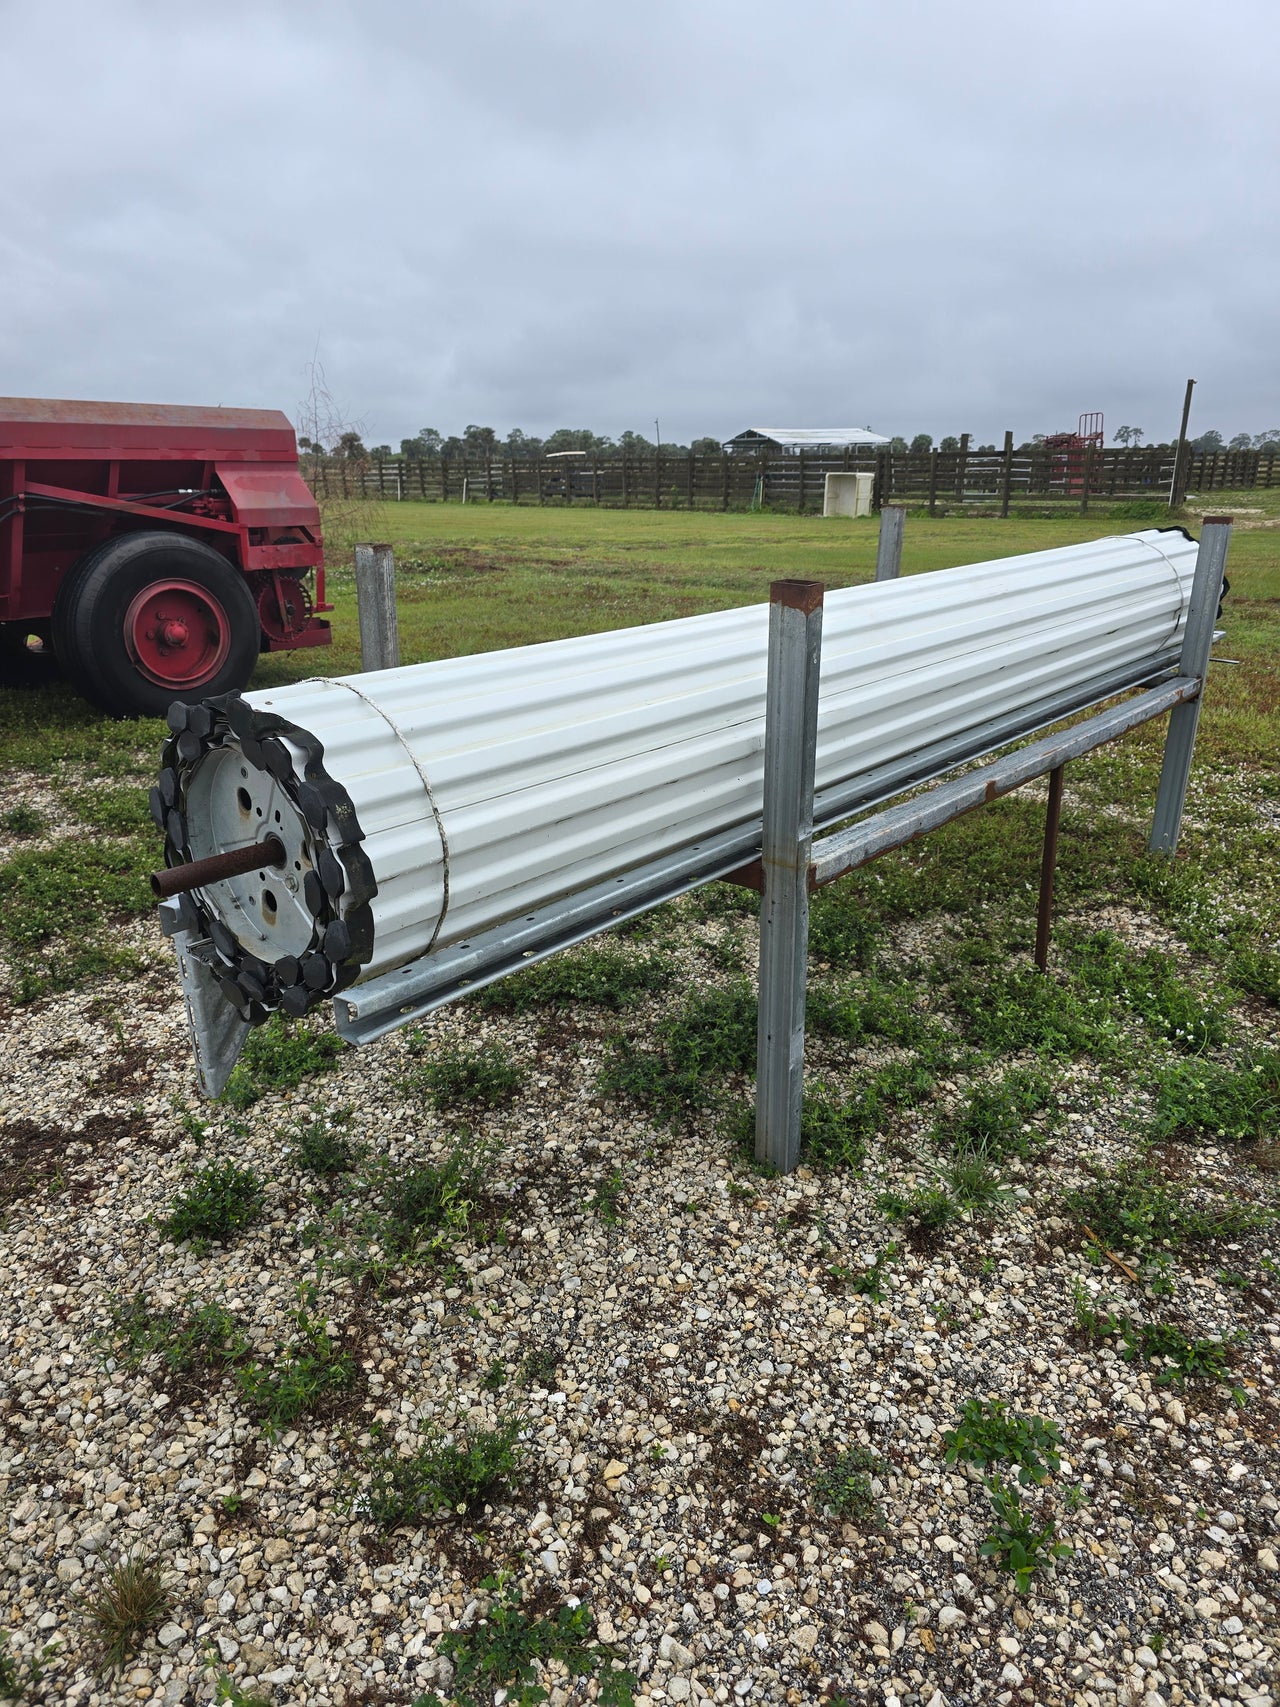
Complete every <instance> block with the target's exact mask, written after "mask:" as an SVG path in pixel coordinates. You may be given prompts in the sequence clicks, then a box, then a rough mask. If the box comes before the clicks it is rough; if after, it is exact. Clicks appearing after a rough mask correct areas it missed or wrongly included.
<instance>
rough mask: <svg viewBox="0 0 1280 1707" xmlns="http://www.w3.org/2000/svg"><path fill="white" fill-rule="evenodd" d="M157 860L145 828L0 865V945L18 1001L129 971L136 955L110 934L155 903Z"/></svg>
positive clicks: (75, 841) (74, 841) (60, 845)
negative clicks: (152, 880) (150, 876)
mask: <svg viewBox="0 0 1280 1707" xmlns="http://www.w3.org/2000/svg"><path fill="white" fill-rule="evenodd" d="M158 862H159V847H158V845H157V841H156V835H155V832H154V831H152V832H151V833H150V834H148V835H139V836H131V837H128V838H122V839H119V840H117V839H115V838H106V837H104V838H98V837H68V838H67V839H66V840H65V841H60V842H57V843H55V844H54V846H53V847H47V848H45V847H42V848H32V849H29V850H26V851H24V852H22V853H16V854H14V855H13V856H12V858H10V859H8V860H6V861H5V863H4V864H3V865H0V945H2V946H3V947H4V948H5V949H6V951H7V953H8V956H9V958H10V959H11V960H12V962H13V964H14V970H15V972H16V973H17V991H16V993H17V998H18V1000H19V1001H20V1002H32V1001H35V1000H37V999H38V998H39V997H41V996H47V995H50V994H52V993H54V992H56V991H59V990H72V989H75V988H77V987H78V986H79V985H81V984H83V983H85V982H87V981H89V980H92V979H97V978H107V977H114V976H117V975H119V974H121V973H125V972H137V971H138V970H139V969H140V962H139V961H138V959H137V956H136V955H134V954H132V953H130V952H129V951H127V950H122V949H121V948H120V947H119V946H118V945H117V944H116V942H115V941H114V933H115V930H116V927H117V926H118V924H119V923H120V921H121V920H124V919H130V918H136V917H137V916H138V915H139V914H141V913H145V912H148V911H150V909H151V908H152V907H153V906H154V905H155V898H154V896H153V895H152V894H151V890H150V886H149V885H148V882H147V872H148V871H149V870H150V869H151V867H152V866H154V865H156V864H157V863H158Z"/></svg>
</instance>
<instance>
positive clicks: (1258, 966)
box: [1231, 943, 1280, 1008]
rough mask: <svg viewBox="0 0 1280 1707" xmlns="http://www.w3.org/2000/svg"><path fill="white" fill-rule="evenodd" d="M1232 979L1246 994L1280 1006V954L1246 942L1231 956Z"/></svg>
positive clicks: (1238, 988) (1274, 1006) (1276, 1006)
mask: <svg viewBox="0 0 1280 1707" xmlns="http://www.w3.org/2000/svg"><path fill="white" fill-rule="evenodd" d="M1231 981H1232V983H1233V984H1234V985H1235V987H1236V989H1237V990H1242V991H1243V992H1244V994H1245V995H1246V996H1257V997H1258V999H1259V1000H1260V1001H1263V1002H1267V1003H1269V1004H1270V1006H1271V1007H1273V1008H1280V954H1276V953H1274V952H1273V951H1272V950H1270V949H1266V948H1259V947H1258V946H1257V944H1256V943H1245V944H1242V946H1241V947H1239V948H1237V949H1236V951H1235V952H1234V954H1233V955H1232V956H1231Z"/></svg>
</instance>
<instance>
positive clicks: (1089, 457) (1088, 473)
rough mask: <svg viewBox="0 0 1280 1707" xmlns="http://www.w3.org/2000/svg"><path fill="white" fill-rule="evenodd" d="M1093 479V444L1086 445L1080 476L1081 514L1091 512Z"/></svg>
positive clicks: (1085, 514) (1084, 514)
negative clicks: (1091, 483)
mask: <svg viewBox="0 0 1280 1707" xmlns="http://www.w3.org/2000/svg"><path fill="white" fill-rule="evenodd" d="M1092 479H1093V445H1092V444H1087V445H1086V446H1085V447H1084V470H1083V472H1082V473H1081V476H1080V514H1081V515H1082V516H1087V515H1088V513H1089V482H1090V481H1091V480H1092Z"/></svg>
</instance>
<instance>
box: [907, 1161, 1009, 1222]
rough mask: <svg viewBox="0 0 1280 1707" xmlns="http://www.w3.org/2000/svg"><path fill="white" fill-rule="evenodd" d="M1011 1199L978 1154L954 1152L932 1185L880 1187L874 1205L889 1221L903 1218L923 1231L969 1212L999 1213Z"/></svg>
mask: <svg viewBox="0 0 1280 1707" xmlns="http://www.w3.org/2000/svg"><path fill="white" fill-rule="evenodd" d="M1009 1201H1010V1193H1009V1191H1008V1189H1007V1188H1006V1187H1005V1186H1004V1185H1003V1184H1002V1183H1001V1180H1000V1176H999V1174H997V1173H996V1171H995V1169H994V1168H992V1167H991V1166H990V1165H989V1164H988V1163H987V1162H986V1161H985V1160H984V1159H983V1158H982V1157H981V1156H973V1155H969V1154H962V1155H959V1156H956V1157H955V1158H954V1159H953V1160H952V1161H951V1162H950V1163H949V1164H948V1166H947V1167H946V1168H945V1169H944V1170H943V1172H942V1175H941V1177H940V1178H939V1179H938V1180H937V1181H935V1183H934V1184H932V1185H921V1186H916V1187H915V1189H914V1190H912V1191H909V1192H900V1191H894V1190H892V1189H890V1190H888V1191H882V1192H881V1193H880V1195H879V1196H878V1197H877V1198H876V1208H877V1209H878V1210H879V1211H880V1213H881V1214H882V1215H883V1216H885V1217H886V1218H887V1219H888V1220H890V1221H906V1222H910V1223H912V1224H913V1225H914V1226H916V1227H919V1228H920V1229H921V1230H922V1231H924V1232H937V1231H938V1230H939V1229H940V1228H942V1227H947V1226H950V1224H951V1223H952V1222H953V1221H958V1220H960V1218H961V1216H963V1215H965V1214H966V1213H968V1214H973V1215H977V1216H979V1217H986V1216H991V1215H996V1214H999V1213H1000V1212H1001V1211H1003V1210H1004V1209H1005V1208H1007V1206H1008V1204H1009Z"/></svg>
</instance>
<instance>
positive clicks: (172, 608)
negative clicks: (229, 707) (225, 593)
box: [124, 581, 231, 688]
mask: <svg viewBox="0 0 1280 1707" xmlns="http://www.w3.org/2000/svg"><path fill="white" fill-rule="evenodd" d="M124 642H125V646H126V648H127V650H128V653H129V657H130V658H131V659H132V660H133V663H134V664H135V665H136V666H137V668H138V671H139V673H140V674H141V675H144V676H145V677H146V678H147V679H148V681H152V682H156V683H158V684H159V685H160V686H161V687H172V688H195V687H200V686H202V685H203V684H204V683H205V682H209V681H212V680H213V678H214V677H215V676H216V675H217V673H218V671H219V670H220V669H221V668H222V666H223V664H224V663H225V661H226V658H227V654H228V652H229V651H230V649H231V624H230V621H229V620H228V617H227V613H226V611H225V610H224V609H223V606H222V602H221V600H220V599H218V598H217V597H216V595H215V594H213V593H211V592H210V591H209V590H208V588H207V587H202V586H200V585H199V584H198V583H196V582H195V581H153V582H152V583H151V584H150V585H149V586H146V587H143V589H142V590H141V592H139V593H138V594H137V595H136V596H135V597H134V599H133V601H132V603H131V604H130V606H129V608H128V610H127V611H126V612H125V618H124Z"/></svg>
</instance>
